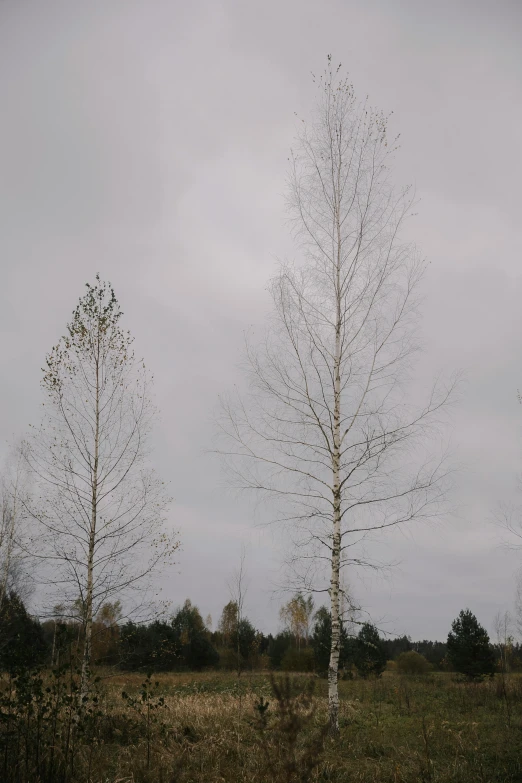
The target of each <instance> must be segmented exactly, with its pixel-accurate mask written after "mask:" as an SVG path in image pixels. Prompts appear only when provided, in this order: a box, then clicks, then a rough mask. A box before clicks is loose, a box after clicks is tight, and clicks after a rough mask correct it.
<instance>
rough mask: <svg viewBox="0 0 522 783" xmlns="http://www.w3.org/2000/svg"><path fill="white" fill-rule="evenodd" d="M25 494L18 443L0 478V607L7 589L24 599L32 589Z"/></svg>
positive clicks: (20, 451)
mask: <svg viewBox="0 0 522 783" xmlns="http://www.w3.org/2000/svg"><path fill="white" fill-rule="evenodd" d="M28 497H29V481H28V475H27V470H26V465H25V459H24V454H23V450H22V446H21V445H20V444H18V445H16V446H15V447H14V448H12V450H11V452H10V453H9V455H8V457H7V460H6V463H5V466H4V471H3V475H2V476H1V478H0V505H1V509H0V513H1V518H0V606H1V605H2V603H3V601H4V598H5V595H6V593H7V592H9V591H10V590H14V591H15V592H16V593H17V594H18V595H19V596H20V598H22V599H26V598H27V597H28V595H29V594H30V592H31V589H32V579H31V578H30V576H29V573H28V571H29V569H28V567H27V566H28V565H29V564H28V549H27V547H28V540H27V538H28V532H27V529H26V519H25V516H24V506H25V504H26V503H27V499H28Z"/></svg>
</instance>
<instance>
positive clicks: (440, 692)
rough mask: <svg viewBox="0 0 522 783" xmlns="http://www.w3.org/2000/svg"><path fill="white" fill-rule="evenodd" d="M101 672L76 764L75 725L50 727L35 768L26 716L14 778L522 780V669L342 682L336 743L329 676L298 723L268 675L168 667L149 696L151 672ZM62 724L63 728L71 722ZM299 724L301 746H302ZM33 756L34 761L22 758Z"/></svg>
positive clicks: (368, 782) (23, 782) (71, 781)
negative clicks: (476, 678)
mask: <svg viewBox="0 0 522 783" xmlns="http://www.w3.org/2000/svg"><path fill="white" fill-rule="evenodd" d="M99 674H100V675H101V681H100V683H99V697H98V700H97V701H96V702H94V704H95V708H93V710H92V720H91V722H90V723H87V728H86V729H82V731H83V732H84V733H83V734H82V733H81V732H80V731H79V730H78V731H77V735H76V736H77V739H75V746H74V753H73V754H72V755H71V757H70V758H71V761H70V762H69V761H67V758H68V756H67V752H68V751H67V752H66V753H65V754H64V753H63V751H59V750H58V738H60V737H62V746H63V737H65V734H66V732H65V729H63V728H62V729H60V728H59V727H58V728H56V724H55V723H52V732H53V733H52V737H53V739H52V741H51V742H48V743H47V744H45V743H44V742H43V741H40V745H39V748H41V749H40V750H38V755H39V758H38V760H37V763H38V764H39V765H40V766H39V769H40V770H43V769H44V768H45V770H46V771H45V774H44V773H42V772H41V771H40V772H39V773H38V774H37V773H36V772H35V770H36V767H35V766H34V762H33V761H31V759H32V758H34V752H33V750H31V748H32V747H33V748H34V741H33V739H31V738H30V735H29V730H28V729H27V731H26V729H25V728H24V727H25V726H29V722H28V721H27V722H24V721H25V718H24V720H23V721H22V722H21V723H20V726H21V727H22V728H21V730H20V731H19V737H18V739H17V742H18V745H17V746H16V748H15V750H14V751H13V755H12V756H11V759H12V760H14V761H15V766H16V770H15V766H13V762H12V761H11V762H9V763H8V764H7V762H6V766H5V768H4V776H5V774H8V780H9V781H15V783H39V782H40V781H45V783H47V781H51V783H61V782H62V781H65V783H253V782H255V783H269V782H270V783H290V781H295V782H296V783H297V781H299V782H300V783H304V782H305V781H315V782H316V783H319V782H320V781H325V782H326V781H337V782H338V783H356V782H357V783H377V782H378V781H379V782H381V781H382V782H383V783H450V781H451V782H452V783H467V782H468V781H469V782H470V783H471V781H473V783H513V782H514V781H520V783H522V677H521V676H519V675H512V676H510V677H508V678H507V679H506V680H503V679H502V678H501V677H500V676H499V675H497V676H496V678H495V679H494V680H491V681H485V682H483V683H478V684H471V683H464V682H458V681H457V679H456V677H455V675H451V674H447V673H433V674H429V675H426V676H424V677H420V678H415V677H406V676H400V675H398V674H396V673H393V672H385V674H384V675H383V677H382V678H381V679H380V680H372V681H365V680H359V679H355V680H343V681H341V682H340V691H341V697H342V702H341V712H340V726H341V735H340V739H338V740H332V739H331V738H329V737H326V738H322V739H321V736H320V734H321V728H322V727H323V726H324V724H325V721H326V708H327V701H326V681H325V680H322V679H318V678H316V679H315V681H314V684H315V693H314V697H313V703H314V704H315V711H314V710H311V711H310V710H309V711H308V713H307V711H306V708H305V707H306V705H305V706H304V707H303V706H301V707H300V708H298V709H297V711H296V712H295V715H297V716H303V715H306V714H308V715H310V717H309V718H308V723H307V724H306V726H305V727H304V729H302V730H299V719H297V723H296V722H295V721H294V722H292V721H293V720H294V719H293V718H292V710H290V713H285V715H286V717H285V716H283V719H281V714H280V712H279V708H278V701H277V699H276V698H274V695H273V693H272V686H271V682H270V677H269V675H268V674H266V673H254V674H247V673H245V674H243V675H242V676H241V681H240V687H239V688H238V684H237V680H236V677H235V676H234V675H233V674H228V673H218V672H209V673H201V674H194V673H186V674H159V675H154V676H153V677H152V680H151V682H149V684H148V685H147V688H146V689H145V691H144V689H143V686H142V684H143V683H144V681H145V676H144V675H140V674H123V673H118V674H110V673H109V672H108V671H104V672H99ZM277 676H278V677H283V678H284V675H277ZM48 681H49V682H50V680H46V681H45V682H44V686H45V684H46V683H47V682H48ZM294 682H295V683H296V685H295V688H296V689H297V691H299V689H302V688H304V687H306V683H307V682H308V683H309V682H310V680H308V679H307V678H306V677H305V676H304V675H296V676H295V678H294ZM156 683H157V684H156ZM122 693H125V695H124V696H123V695H122ZM42 698H43V697H42ZM261 698H263V699H264V700H265V702H264V703H266V700H268V701H269V702H270V704H269V707H268V709H267V711H266V712H265V718H266V723H265V729H264V731H261V732H260V729H259V721H260V717H259V716H260V712H259V709H256V704H259V702H260V699H261ZM283 707H284V708H285V709H286V708H287V707H288V704H286V706H285V704H283ZM70 714H71V711H70V712H69V715H70ZM295 715H294V717H295ZM44 717H45V716H44ZM31 720H32V721H33V724H32V725H33V727H34V726H36V730H37V731H38V732H39V734H42V732H43V730H44V729H43V728H42V727H43V726H44V722H42V721H43V720H44V719H43V718H42V720H40V718H38V719H37V718H35V717H34V715H33V717H32V718H31ZM53 720H54V719H53ZM60 720H62V719H61V718H60ZM285 721H286V723H285ZM49 725H50V724H49ZM61 725H62V726H65V720H63V722H62V724H61ZM68 725H69V726H70V725H71V722H70V721H69V724H68ZM285 726H286V729H285ZM281 727H283V731H282V730H281ZM0 728H1V726H0ZM294 728H295V729H296V734H297V741H296V743H295V745H292V742H293V734H292V732H293V731H294ZM67 731H69V729H67ZM285 731H286V734H285ZM3 736H4V738H5V736H6V735H5V734H4V735H3ZM42 736H43V735H42ZM67 736H69V735H67ZM323 739H324V747H323V749H322V751H321V755H320V757H319V759H318V764H317V765H316V766H315V767H314V769H313V772H312V773H311V775H308V776H307V775H302V774H301V773H300V772H299V774H298V771H299V769H301V767H300V766H299V763H300V762H299V759H301V760H302V759H304V760H305V761H304V762H303V764H304V766H306V760H308V761H309V760H310V759H312V760H313V759H314V758H315V756H316V752H317V749H318V747H320V746H321V743H322V741H323ZM13 741H14V740H13ZM67 742H69V740H67ZM314 742H315V744H314ZM28 743H29V744H28ZM31 743H33V745H31ZM68 747H70V743H69V745H68ZM10 752H11V751H10ZM24 753H26V755H27V758H28V759H29V761H27V763H26V762H24V763H22V762H21V761H19V760H20V759H22V756H23V754H24ZM31 753H32V754H33V755H32V756H31ZM44 753H45V754H47V758H48V759H49V758H51V757H52V761H51V762H50V763H51V766H49V765H48V764H47V762H45V763H44V760H43V759H44ZM60 753H61V756H60ZM0 755H3V754H0ZM7 756H8V754H7V751H6V753H5V758H6V759H7ZM60 758H61V760H62V761H61V762H60V763H62V767H60V770H62V771H61V772H60V776H58V774H57V771H58V767H59V763H58V762H59V761H60ZM64 758H65V766H63V764H64V762H63V759H64ZM17 761H19V763H18V765H17ZM294 761H295V762H296V764H295V765H294V766H292V765H293V762H294ZM31 764H33V766H31ZM46 764H47V766H45V765H46ZM53 764H54V767H53ZM309 766H313V765H309ZM63 769H65V772H63ZM53 770H55V771H54V772H53ZM15 772H16V774H15ZM6 780H7V778H6Z"/></svg>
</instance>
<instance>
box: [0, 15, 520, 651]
mask: <svg viewBox="0 0 522 783" xmlns="http://www.w3.org/2000/svg"><path fill="white" fill-rule="evenodd" d="M521 38H522V6H521V5H520V3H519V2H517V0H512V1H511V2H509V0H497V2H493V1H492V0H490V1H489V2H478V1H477V2H471V0H468V2H460V3H455V2H452V1H449V0H445V1H443V2H439V3H436V4H435V3H431V2H413V0H411V1H410V2H405V1H401V0H365V2H362V0H359V2H355V0H322V1H321V2H317V1H315V2H311V0H281V1H280V2H275V1H274V0H262V1H261V0H250V1H246V2H245V0H242V1H241V2H240V1H239V0H223V1H221V2H220V1H219V0H208V2H205V0H193V2H185V3H182V2H176V1H175V0H140V1H137V0H91V1H90V2H88V3H86V2H81V0H67V2H66V1H65V0H63V1H62V2H53V1H52V0H45V2H44V1H43V0H34V1H33V2H31V0H0V101H1V106H2V121H1V123H0V222H1V230H0V263H1V269H2V284H1V286H0V330H1V344H2V352H1V357H2V359H1V362H2V364H1V366H2V384H1V386H0V395H1V403H0V440H1V443H2V449H3V450H5V444H6V443H7V442H8V441H10V440H12V439H13V438H14V437H16V436H18V435H20V434H22V433H23V432H24V431H25V430H26V428H27V426H28V424H29V423H31V422H32V423H36V422H37V421H38V419H39V415H40V414H39V405H40V404H41V400H42V398H41V395H40V388H39V381H40V374H41V371H40V368H41V367H42V364H43V361H44V357H45V354H46V352H47V351H48V350H49V349H50V348H51V346H52V345H53V344H54V343H55V342H56V341H57V339H58V338H59V337H60V335H61V334H62V333H63V331H64V328H65V324H66V323H67V320H68V319H69V316H70V313H71V311H72V309H73V307H74V306H75V303H76V301H77V299H78V297H79V296H80V295H81V294H82V290H83V285H84V283H85V282H86V281H92V280H93V278H94V275H95V274H96V272H99V273H100V275H101V276H102V277H103V278H106V279H109V280H111V282H112V283H113V285H114V286H115V289H116V293H117V296H118V298H119V300H120V302H121V305H122V308H123V310H124V312H125V319H126V322H125V323H126V326H127V327H128V328H129V329H131V331H132V332H133V334H134V335H135V337H136V344H137V348H138V351H139V352H140V353H142V354H143V356H144V357H145V359H146V362H147V364H148V366H149V367H150V368H151V370H152V371H153V372H154V375H155V379H156V380H155V393H156V401H157V403H158V405H159V407H160V409H161V411H162V415H161V424H160V426H159V427H158V428H157V430H156V432H155V435H154V460H155V463H156V466H157V468H158V470H159V471H160V472H161V474H162V475H163V477H164V478H165V479H166V480H167V481H169V482H170V485H171V488H172V494H173V495H174V497H175V503H174V505H173V508H172V512H171V518H170V522H171V524H172V525H173V526H174V527H175V528H177V529H179V531H180V536H181V541H182V551H181V553H180V557H179V563H178V566H177V568H176V569H175V570H174V571H173V572H172V573H170V574H168V575H167V574H166V575H165V578H164V584H163V589H164V594H165V596H166V597H168V598H170V599H172V600H173V601H174V603H179V602H181V601H183V600H184V599H185V598H186V597H190V598H191V599H192V600H193V601H194V602H195V603H197V604H198V605H199V606H200V608H201V610H202V613H203V614H204V615H206V614H207V613H211V614H212V616H213V617H214V619H215V620H217V618H218V616H219V613H220V610H221V608H222V606H223V604H224V603H225V602H226V601H227V600H228V592H227V581H229V580H230V577H231V576H232V573H233V571H234V569H235V568H236V566H237V563H238V560H239V556H240V551H241V547H242V545H244V546H245V547H246V567H247V571H248V573H249V581H250V587H249V592H248V596H247V611H248V614H249V615H250V617H251V619H252V620H253V621H254V623H255V624H257V625H258V627H260V628H261V629H263V630H265V631H268V630H276V629H277V626H278V620H277V615H278V607H279V605H280V598H278V597H277V596H276V597H274V595H273V594H272V590H271V588H272V585H273V583H274V582H277V581H278V579H279V576H280V568H281V562H282V558H283V555H284V540H282V539H281V537H280V536H279V535H278V534H277V532H274V533H271V532H269V531H267V530H266V529H261V528H259V527H258V526H256V518H255V514H254V510H253V508H252V507H251V506H250V505H249V503H248V502H247V501H246V500H242V499H241V498H237V497H234V496H232V495H230V494H229V493H227V492H226V491H225V490H224V489H223V488H222V487H221V486H220V472H219V468H218V466H217V465H216V464H215V463H214V462H213V461H212V460H211V459H210V458H209V457H208V456H206V455H205V450H206V449H208V448H209V446H210V443H211V437H212V413H213V410H214V408H215V406H216V402H217V398H218V394H220V393H221V392H223V391H226V390H227V389H229V388H230V387H231V386H232V385H233V384H234V383H235V382H237V381H238V377H239V371H238V362H239V358H240V351H241V344H242V339H243V333H244V331H245V329H247V328H251V327H254V328H255V329H257V330H262V328H263V323H264V318H265V317H266V314H267V312H268V308H269V305H270V302H269V298H268V294H267V292H266V284H267V281H268V279H269V277H270V276H271V274H272V273H273V271H274V269H275V264H276V259H277V258H288V257H289V258H291V257H294V256H295V253H296V251H295V249H294V247H293V245H292V242H291V241H290V238H289V235H288V228H287V226H286V225H285V215H284V211H283V198H284V188H285V174H286V166H287V157H288V152H289V149H290V146H291V144H292V139H293V135H294V128H295V115H294V112H297V113H298V114H299V115H301V116H305V117H306V116H307V115H308V114H309V112H310V110H311V109H312V107H313V103H314V100H315V97H314V87H313V83H312V79H311V76H310V72H311V71H312V72H317V71H320V70H322V69H323V68H324V65H325V63H326V55H327V54H328V53H331V54H332V56H333V59H334V61H340V62H341V63H342V64H343V66H344V68H345V70H346V71H347V72H348V73H349V76H350V79H351V81H352V82H353V83H354V86H355V88H356V91H357V92H358V94H359V95H360V96H361V97H364V96H366V95H369V97H370V102H371V103H372V104H374V105H376V106H378V107H380V108H382V109H383V110H384V111H385V112H390V111H393V112H394V114H393V116H392V123H391V125H392V130H393V131H394V132H400V133H401V143H402V146H401V150H400V152H399V154H398V156H397V160H396V168H395V174H394V176H395V179H396V181H397V183H398V184H403V183H409V182H411V183H414V185H415V187H416V190H417V193H418V196H419V198H420V203H419V207H418V212H419V214H418V217H416V218H415V221H414V223H413V224H411V225H410V228H409V231H410V235H411V237H412V238H413V239H415V241H416V242H417V243H418V245H419V246H420V248H421V249H422V251H423V254H424V255H425V256H426V257H427V259H428V260H429V261H430V266H429V271H428V275H427V277H426V281H425V285H424V297H425V300H424V320H423V339H424V344H425V352H424V355H423V357H422V360H421V363H420V365H419V368H418V372H419V377H420V378H425V379H427V378H430V377H431V376H432V375H434V374H435V373H437V372H438V371H443V372H451V371H453V370H454V369H456V368H460V369H463V370H464V371H465V374H466V384H465V386H464V388H463V391H462V394H461V398H460V402H459V404H458V406H457V407H456V408H455V410H454V412H453V421H452V426H451V433H450V434H451V442H452V445H453V448H454V450H455V452H456V454H457V455H458V461H459V464H460V465H461V469H460V472H459V475H458V481H457V487H456V490H455V498H454V501H455V506H458V513H456V514H454V515H452V516H449V517H447V518H446V519H444V520H443V521H441V522H438V523H437V524H433V525H429V526H423V527H416V528H410V529H408V530H404V531H403V532H399V533H395V535H394V537H393V539H389V540H388V541H387V542H386V553H387V555H390V554H391V555H392V556H393V557H394V558H395V559H396V560H398V561H400V565H399V566H398V567H397V568H396V569H395V570H394V571H393V573H392V574H391V575H389V576H388V577H387V578H386V579H376V578H375V577H371V578H370V577H369V576H368V575H362V576H360V577H358V576H353V577H352V585H353V589H354V592H355V594H356V596H357V598H358V600H359V601H360V603H361V604H362V605H363V606H364V607H365V609H366V610H367V611H368V612H369V613H370V616H372V617H374V618H376V619H379V621H380V622H381V624H382V626H383V627H386V628H387V629H388V630H389V631H390V632H392V631H394V632H398V633H403V632H406V633H409V634H411V635H412V637H413V638H443V637H445V636H446V634H447V632H448V629H449V624H450V622H451V620H452V619H453V618H454V617H455V615H456V614H457V613H458V611H459V610H460V609H462V608H464V607H465V606H469V607H470V608H471V609H472V610H473V611H475V613H476V614H477V616H478V617H479V620H480V621H481V622H482V623H483V624H485V625H486V626H487V627H488V628H489V629H490V630H491V628H492V624H493V617H494V615H495V613H496V612H497V611H498V610H499V609H505V608H510V607H511V605H512V601H513V594H514V585H515V572H516V570H517V567H518V565H519V563H522V553H513V552H507V551H505V550H503V549H502V548H501V547H500V546H499V544H500V536H499V532H498V530H497V529H495V527H494V526H493V525H492V524H491V522H490V519H491V517H492V515H493V513H494V512H495V509H496V508H497V507H498V505H499V503H500V502H502V501H504V502H506V501H516V499H517V495H516V491H515V490H516V482H517V477H518V475H519V474H520V473H521V470H522V448H521V446H522V431H521V416H522V408H521V406H520V405H519V404H518V402H517V388H518V387H519V386H522V361H521V347H522V307H521V303H522V279H521V271H522V233H521V231H520V214H521V206H522V204H521V197H520V182H521V181H522V155H521V154H520V138H521V128H522V80H521V79H520V75H521V73H522V54H521V49H520V44H519V42H520V39H521ZM376 554H379V552H378V550H376Z"/></svg>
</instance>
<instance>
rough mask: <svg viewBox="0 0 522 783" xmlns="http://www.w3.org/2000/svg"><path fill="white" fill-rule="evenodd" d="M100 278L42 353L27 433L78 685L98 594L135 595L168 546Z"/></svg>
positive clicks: (128, 360) (138, 395) (142, 408)
mask: <svg viewBox="0 0 522 783" xmlns="http://www.w3.org/2000/svg"><path fill="white" fill-rule="evenodd" d="M121 316H122V312H121V310H120V307H119V304H118V302H117V300H116V297H115V295H114V291H113V289H112V288H111V286H110V285H109V284H108V283H104V282H101V281H100V279H99V277H97V278H96V283H95V285H94V286H90V285H89V284H88V285H87V292H86V294H85V296H83V297H82V298H81V299H80V301H79V304H78V306H77V307H76V309H75V310H74V313H73V317H72V320H71V322H70V323H69V324H68V326H67V334H66V336H64V337H62V339H61V340H60V341H59V343H58V344H57V345H56V346H55V347H54V348H53V349H52V351H51V352H50V353H49V355H48V356H47V359H46V367H45V369H44V376H43V380H42V385H43V388H44V390H45V391H46V393H47V402H46V414H45V417H44V420H43V423H42V425H41V427H40V428H39V429H37V430H34V431H33V434H32V437H31V438H30V439H29V440H28V441H27V455H28V458H27V459H28V464H29V466H30V468H31V470H32V472H33V475H34V478H35V480H36V482H37V484H38V488H39V496H38V498H37V499H36V500H37V502H35V503H32V504H30V506H29V511H30V513H31V515H32V517H33V519H34V520H36V521H37V522H38V523H39V525H40V526H41V532H42V535H41V536H40V538H39V543H38V548H39V555H40V557H42V558H45V559H46V561H47V564H48V567H49V569H50V570H51V578H50V582H51V583H52V584H53V586H54V587H55V588H56V590H57V591H58V593H59V597H60V600H61V601H62V603H64V604H65V605H66V607H68V610H69V614H70V616H75V617H76V618H77V619H79V620H80V622H81V624H82V627H83V649H82V670H81V694H82V696H83V695H85V694H86V693H87V691H88V687H89V668H90V662H91V648H92V629H93V618H94V617H95V616H96V615H97V613H98V612H99V611H100V610H101V608H102V606H103V605H104V604H106V603H107V602H111V601H114V600H115V599H116V598H118V599H120V600H123V599H126V600H127V601H130V600H131V598H130V593H131V591H132V590H133V589H135V588H138V587H139V594H140V595H143V592H144V590H145V589H146V585H147V583H150V582H149V580H150V577H151V575H152V574H153V572H154V571H155V570H156V569H157V568H158V567H159V566H160V565H161V564H163V563H165V561H168V560H169V558H170V557H171V555H172V553H173V552H174V551H175V549H176V548H177V542H176V541H175V540H174V538H173V537H172V536H170V535H168V534H167V533H166V532H165V526H164V517H165V511H166V508H167V507H168V504H169V502H170V499H169V498H168V497H167V496H166V494H165V490H164V485H163V482H161V481H160V480H159V479H158V478H157V477H156V476H155V473H154V471H153V470H152V468H151V467H150V465H149V464H148V461H147V435H148V433H149V430H150V426H151V421H152V418H153V416H154V413H155V409H154V407H153V406H152V404H151V401H150V397H149V385H150V379H149V377H148V374H147V372H146V370H145V366H144V364H143V362H142V361H141V360H140V361H138V360H137V359H136V357H135V355H134V353H133V350H132V338H131V336H130V333H129V332H127V331H124V330H123V329H122V328H121V326H120V319H121Z"/></svg>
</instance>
